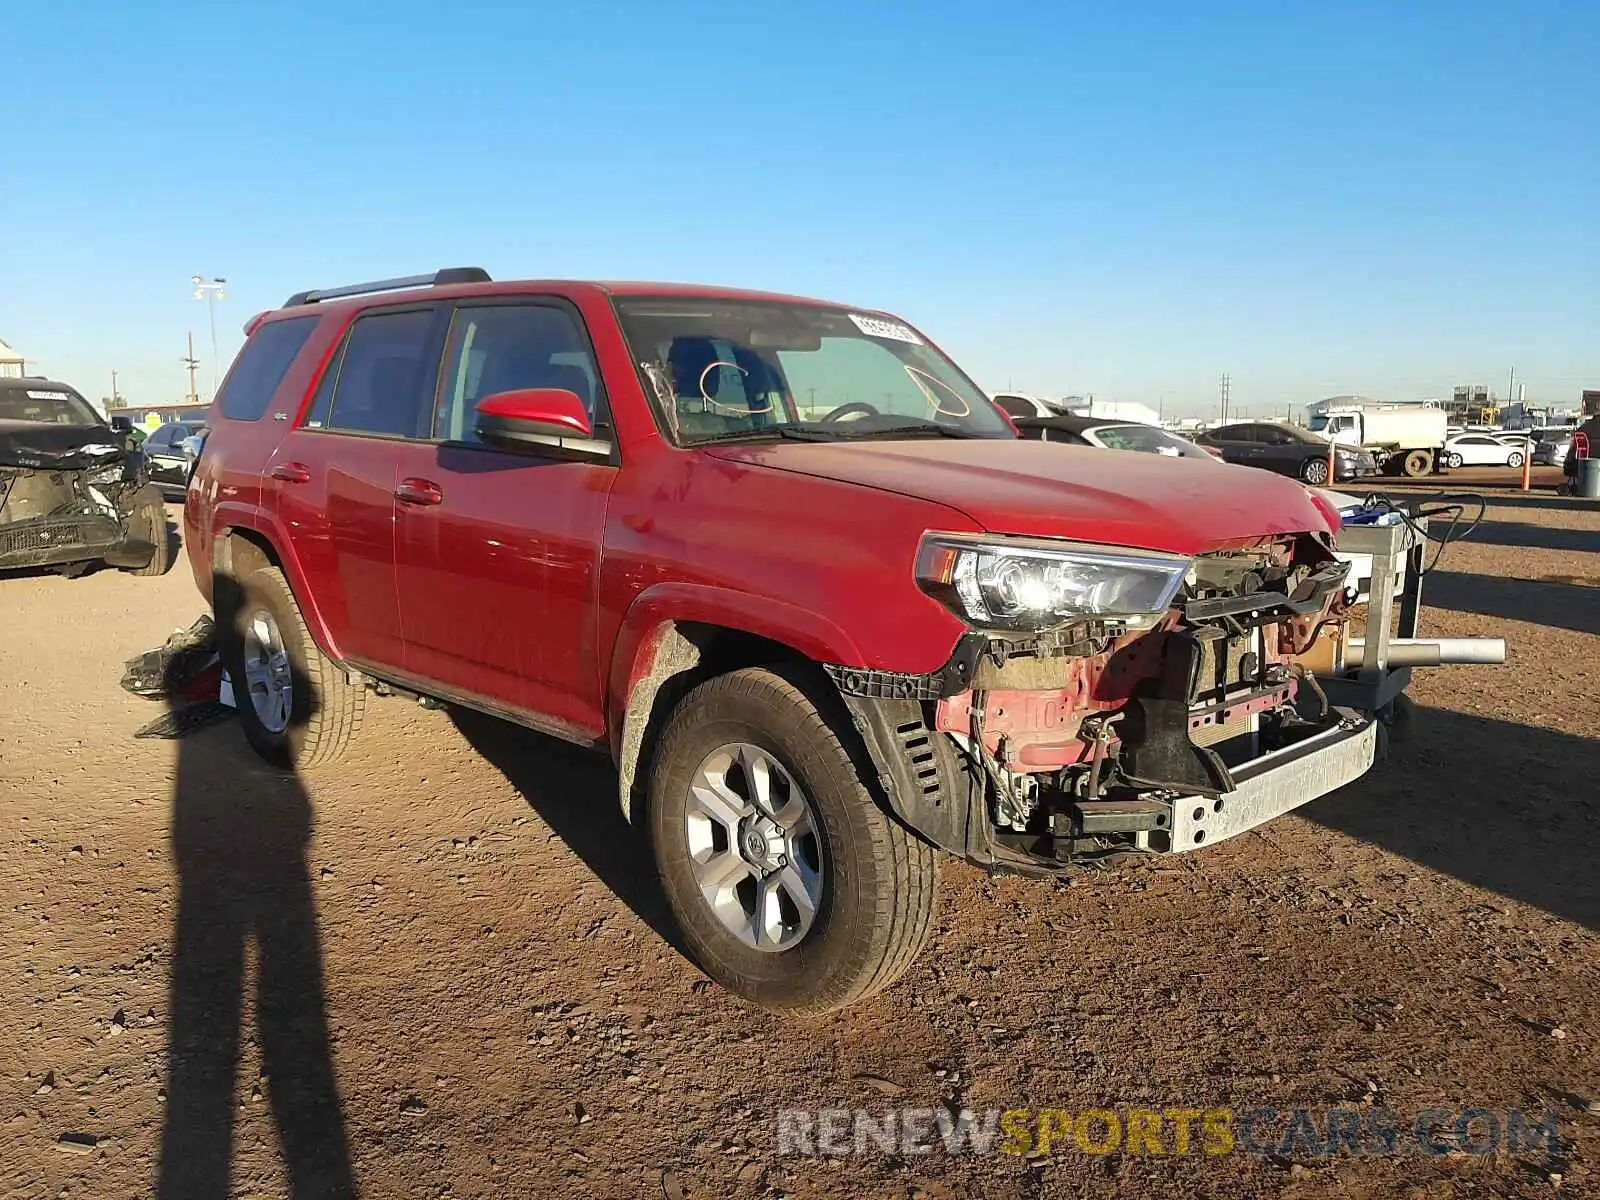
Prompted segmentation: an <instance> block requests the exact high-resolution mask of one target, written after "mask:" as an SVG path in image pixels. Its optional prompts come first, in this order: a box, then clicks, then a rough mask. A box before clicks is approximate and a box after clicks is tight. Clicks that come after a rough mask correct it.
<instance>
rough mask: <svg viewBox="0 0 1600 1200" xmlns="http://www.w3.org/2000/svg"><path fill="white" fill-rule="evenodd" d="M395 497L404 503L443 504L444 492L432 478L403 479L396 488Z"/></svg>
mask: <svg viewBox="0 0 1600 1200" xmlns="http://www.w3.org/2000/svg"><path fill="white" fill-rule="evenodd" d="M394 498H395V499H396V500H399V501H400V502H401V503H402V504H422V505H430V504H442V503H443V502H444V493H443V492H442V491H440V490H439V485H438V484H437V483H434V482H433V481H432V480H431V479H402V480H401V481H400V486H399V487H397V488H395V489H394Z"/></svg>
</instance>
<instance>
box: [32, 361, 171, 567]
mask: <svg viewBox="0 0 1600 1200" xmlns="http://www.w3.org/2000/svg"><path fill="white" fill-rule="evenodd" d="M101 562H104V563H107V564H108V565H110V566H113V567H120V568H121V569H123V570H125V571H128V572H131V573H132V574H135V575H162V574H165V573H166V571H167V569H168V568H169V567H171V565H172V545H171V543H170V541H169V540H168V533H167V510H166V505H165V503H164V502H163V500H162V496H161V492H160V491H159V490H158V489H157V488H156V487H154V486H153V485H152V484H151V483H150V479H149V474H148V470H147V467H146V463H145V458H144V455H143V454H142V453H141V452H140V451H139V450H138V449H136V448H135V447H134V446H133V445H132V443H131V442H130V441H129V440H128V439H127V437H126V436H125V435H124V434H123V433H120V432H117V431H114V430H113V429H112V428H111V427H110V426H109V425H108V424H107V423H106V422H105V420H104V419H102V418H101V416H100V414H99V413H97V412H96V411H95V409H94V407H93V406H92V405H91V404H90V403H89V402H88V401H87V400H85V399H84V398H83V397H82V396H81V395H80V394H79V393H78V392H77V391H76V390H75V389H73V388H71V387H69V386H68V385H67V384H64V383H55V382H52V381H50V380H45V379H32V378H24V379H0V571H8V570H13V569H16V568H20V567H55V568H57V569H58V570H60V571H61V572H62V573H63V574H66V575H78V574H81V573H83V572H84V571H85V570H88V569H89V568H90V567H92V566H94V565H95V564H97V563H101Z"/></svg>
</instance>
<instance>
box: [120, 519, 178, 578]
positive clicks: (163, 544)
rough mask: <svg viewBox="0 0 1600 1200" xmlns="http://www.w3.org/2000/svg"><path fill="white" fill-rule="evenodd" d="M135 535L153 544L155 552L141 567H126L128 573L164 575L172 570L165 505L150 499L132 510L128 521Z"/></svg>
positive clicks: (170, 541)
mask: <svg viewBox="0 0 1600 1200" xmlns="http://www.w3.org/2000/svg"><path fill="white" fill-rule="evenodd" d="M128 524H129V526H130V527H131V529H132V530H133V533H134V535H135V536H137V537H138V538H140V539H141V540H143V541H147V542H150V543H151V544H152V545H154V546H155V548H156V552H155V554H153V555H151V557H150V561H149V562H147V563H145V565H144V566H142V567H130V568H128V574H129V575H144V576H153V575H165V574H166V573H167V572H168V571H170V570H172V540H171V539H170V538H168V536H167V506H166V505H165V504H163V503H161V502H160V501H157V500H152V501H150V502H149V503H148V504H142V505H140V506H139V507H138V508H137V509H135V510H134V513H133V516H132V517H131V518H130V519H129V521H128Z"/></svg>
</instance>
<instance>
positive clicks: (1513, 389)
mask: <svg viewBox="0 0 1600 1200" xmlns="http://www.w3.org/2000/svg"><path fill="white" fill-rule="evenodd" d="M1516 398H1517V369H1516V368H1515V367H1512V368H1511V382H1510V383H1508V384H1507V385H1506V403H1507V404H1510V403H1511V402H1512V401H1513V400H1515V399H1516Z"/></svg>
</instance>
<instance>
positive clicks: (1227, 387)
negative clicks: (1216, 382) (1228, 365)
mask: <svg viewBox="0 0 1600 1200" xmlns="http://www.w3.org/2000/svg"><path fill="white" fill-rule="evenodd" d="M1232 385H1233V380H1232V379H1231V378H1230V377H1229V375H1228V373H1227V372H1226V371H1224V372H1223V373H1222V423H1223V424H1224V425H1226V424H1227V423H1228V395H1229V393H1230V391H1231V390H1232Z"/></svg>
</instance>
